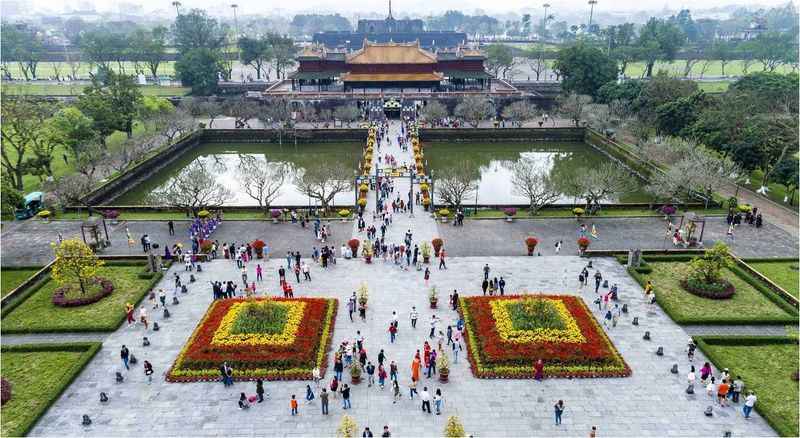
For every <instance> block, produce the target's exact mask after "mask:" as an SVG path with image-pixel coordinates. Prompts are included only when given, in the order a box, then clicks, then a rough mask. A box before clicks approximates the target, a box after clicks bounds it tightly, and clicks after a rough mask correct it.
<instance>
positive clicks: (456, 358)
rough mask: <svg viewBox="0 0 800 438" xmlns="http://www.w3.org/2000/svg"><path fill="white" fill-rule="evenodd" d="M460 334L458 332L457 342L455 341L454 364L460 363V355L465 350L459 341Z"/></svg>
mask: <svg viewBox="0 0 800 438" xmlns="http://www.w3.org/2000/svg"><path fill="white" fill-rule="evenodd" d="M458 337H459V334H458V332H456V340H454V341H453V363H458V353H459V352H461V350H463V348H462V347H461V342H459V341H458Z"/></svg>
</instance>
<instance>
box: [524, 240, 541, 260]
mask: <svg viewBox="0 0 800 438" xmlns="http://www.w3.org/2000/svg"><path fill="white" fill-rule="evenodd" d="M538 244H539V239H537V238H535V237H533V236H529V237H527V238H526V239H525V246H526V247H527V248H528V255H529V256H532V255H533V252H534V251H536V245H538Z"/></svg>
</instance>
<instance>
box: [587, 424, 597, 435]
mask: <svg viewBox="0 0 800 438" xmlns="http://www.w3.org/2000/svg"><path fill="white" fill-rule="evenodd" d="M596 437H597V426H592V430H591V431H590V432H589V438H596Z"/></svg>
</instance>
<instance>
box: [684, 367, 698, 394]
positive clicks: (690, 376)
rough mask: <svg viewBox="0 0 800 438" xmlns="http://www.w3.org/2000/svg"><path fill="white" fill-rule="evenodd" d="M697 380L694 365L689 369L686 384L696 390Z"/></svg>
mask: <svg viewBox="0 0 800 438" xmlns="http://www.w3.org/2000/svg"><path fill="white" fill-rule="evenodd" d="M696 380H697V375H696V374H695V371H694V365H692V366H691V368H690V369H689V374H687V375H686V382H687V383H688V384H689V387H691V388H692V389H694V384H695V381H696Z"/></svg>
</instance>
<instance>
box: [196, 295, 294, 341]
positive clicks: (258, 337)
mask: <svg viewBox="0 0 800 438" xmlns="http://www.w3.org/2000/svg"><path fill="white" fill-rule="evenodd" d="M246 304H247V303H237V304H234V305H232V306H231V308H230V310H228V313H226V314H225V316H224V317H223V318H222V321H221V322H220V324H219V327H218V328H217V330H216V331H215V332H214V337H213V338H212V339H211V345H217V346H237V345H291V344H293V343H294V341H295V339H296V335H297V329H298V328H299V327H300V323H301V322H302V320H303V314H304V313H305V309H306V303H304V302H302V301H275V302H273V303H272V304H273V305H276V306H284V307H286V324H285V325H284V326H283V332H281V333H278V334H264V333H241V334H233V333H231V329H232V328H233V324H234V323H235V322H236V318H238V317H239V313H240V312H241V311H242V310H243V309H244V306H245V305H246Z"/></svg>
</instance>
